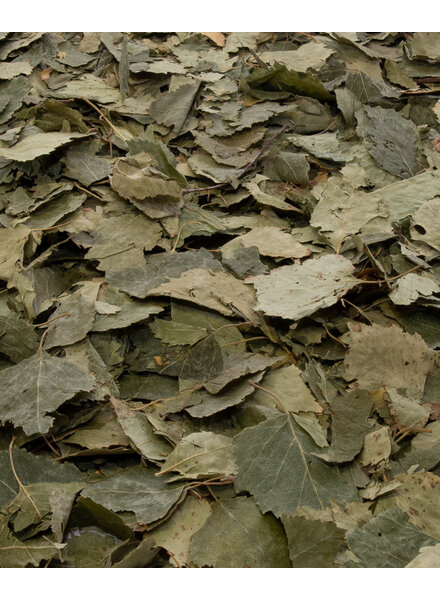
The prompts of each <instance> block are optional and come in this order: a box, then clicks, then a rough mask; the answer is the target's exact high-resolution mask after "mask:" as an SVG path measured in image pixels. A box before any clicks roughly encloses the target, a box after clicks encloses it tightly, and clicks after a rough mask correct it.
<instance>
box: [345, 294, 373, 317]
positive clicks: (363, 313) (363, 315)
mask: <svg viewBox="0 0 440 600" xmlns="http://www.w3.org/2000/svg"><path fill="white" fill-rule="evenodd" d="M346 303H347V304H349V305H350V306H352V307H353V308H355V309H356V310H357V311H358V313H359V314H360V315H361V317H364V319H366V320H367V321H368V322H369V323H373V321H372V320H371V319H370V317H369V316H367V313H366V312H365V311H363V310H362V309H361V308H359V306H356V304H353V302H350V301H349V300H347V298H341V304H342V306H343V307H344V308H345V304H346Z"/></svg>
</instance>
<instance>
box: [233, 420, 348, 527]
mask: <svg viewBox="0 0 440 600" xmlns="http://www.w3.org/2000/svg"><path fill="white" fill-rule="evenodd" d="M234 445H235V450H234V456H235V460H236V462H237V466H238V476H237V479H236V481H235V489H236V490H237V492H240V491H244V490H246V491H249V492H250V493H251V494H252V495H253V496H254V497H255V500H256V502H257V504H258V505H259V506H260V508H261V510H262V511H263V512H267V511H269V510H270V511H272V512H273V513H274V514H275V515H276V516H279V515H282V514H290V513H292V512H294V511H295V509H296V508H298V507H299V506H311V507H312V508H324V507H325V506H328V505H329V504H330V500H331V499H334V500H341V501H346V500H352V499H354V498H355V496H356V492H355V490H354V488H353V487H351V486H350V485H348V484H346V483H345V482H344V481H343V480H342V478H341V476H340V475H339V473H338V470H337V469H336V468H334V467H329V466H327V465H325V464H324V463H322V462H321V461H320V460H318V459H317V458H316V457H315V456H314V455H313V453H314V452H316V451H317V450H318V446H316V445H315V443H314V442H313V440H312V439H311V438H310V437H309V435H308V434H307V433H305V431H304V430H303V429H302V428H301V427H299V426H298V425H297V424H296V422H295V421H294V420H293V418H292V417H291V416H290V415H281V416H279V417H276V418H274V419H268V420H267V421H263V422H262V423H260V424H259V425H256V426H255V427H248V428H246V429H245V430H244V431H242V432H241V433H239V434H238V435H237V436H236V437H235V440H234Z"/></svg>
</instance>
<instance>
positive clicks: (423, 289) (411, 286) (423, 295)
mask: <svg viewBox="0 0 440 600" xmlns="http://www.w3.org/2000/svg"><path fill="white" fill-rule="evenodd" d="M432 294H440V286H438V285H437V283H436V282H435V281H434V280H433V279H431V278H429V277H423V276H420V275H417V274H416V273H408V274H407V275H404V276H403V277H400V279H398V280H397V282H396V284H395V285H394V286H393V289H392V290H391V292H390V293H389V297H390V298H391V300H392V301H393V302H394V304H399V305H408V304H412V303H413V302H415V301H416V300H418V299H420V300H437V298H435V296H432Z"/></svg>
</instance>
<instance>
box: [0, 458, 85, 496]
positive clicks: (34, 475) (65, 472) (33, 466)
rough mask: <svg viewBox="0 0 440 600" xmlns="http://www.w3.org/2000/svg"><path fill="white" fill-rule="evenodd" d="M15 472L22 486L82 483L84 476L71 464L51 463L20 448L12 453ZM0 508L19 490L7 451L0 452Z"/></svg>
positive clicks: (49, 460)
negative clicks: (48, 483)
mask: <svg viewBox="0 0 440 600" xmlns="http://www.w3.org/2000/svg"><path fill="white" fill-rule="evenodd" d="M12 460H13V462H14V468H15V471H16V473H17V475H18V477H19V479H20V481H21V483H22V484H23V485H24V486H27V485H29V484H32V483H44V482H47V481H52V482H59V483H69V482H72V481H82V480H83V477H84V475H83V474H82V473H81V471H80V470H79V469H77V468H76V467H75V466H74V465H73V464H69V463H60V462H53V461H52V460H51V459H49V458H46V457H45V456H38V455H37V454H32V453H31V452H27V451H26V450H22V449H20V448H14V449H13V451H12ZM0 473H1V479H0V508H1V507H3V506H4V505H5V504H8V503H9V502H10V501H11V500H13V499H14V497H15V495H16V494H18V492H19V491H20V488H19V486H18V483H17V480H16V479H15V477H14V475H13V472H12V469H11V463H10V457H9V452H8V451H1V452H0Z"/></svg>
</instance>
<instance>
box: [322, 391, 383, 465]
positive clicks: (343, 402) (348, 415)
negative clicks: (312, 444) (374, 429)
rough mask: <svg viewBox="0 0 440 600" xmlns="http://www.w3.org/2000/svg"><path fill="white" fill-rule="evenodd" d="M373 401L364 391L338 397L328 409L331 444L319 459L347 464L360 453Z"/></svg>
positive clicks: (368, 426) (368, 429) (367, 428)
mask: <svg viewBox="0 0 440 600" xmlns="http://www.w3.org/2000/svg"><path fill="white" fill-rule="evenodd" d="M372 406H373V399H372V398H371V396H370V395H369V394H368V392H366V391H365V390H353V391H352V392H348V393H347V394H344V395H343V396H338V397H337V398H336V399H335V400H334V401H333V403H332V405H331V407H330V414H331V418H332V443H331V446H330V448H329V449H328V452H326V453H325V454H320V455H319V457H320V458H322V459H323V460H325V461H328V462H336V463H342V462H348V461H350V460H353V458H354V457H355V456H356V455H357V454H358V453H359V452H360V451H361V449H362V446H363V443H364V438H365V435H366V434H367V433H368V432H369V431H370V427H371V426H370V424H369V423H368V417H369V416H370V413H371V409H372Z"/></svg>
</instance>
